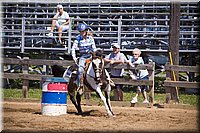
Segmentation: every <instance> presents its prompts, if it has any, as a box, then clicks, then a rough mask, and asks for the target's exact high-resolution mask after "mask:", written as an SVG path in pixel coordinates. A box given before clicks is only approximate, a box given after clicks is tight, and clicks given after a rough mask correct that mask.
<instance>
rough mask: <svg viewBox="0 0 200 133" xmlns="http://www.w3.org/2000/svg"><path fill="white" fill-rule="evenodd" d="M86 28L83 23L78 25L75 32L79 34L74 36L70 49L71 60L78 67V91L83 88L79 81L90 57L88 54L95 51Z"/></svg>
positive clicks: (81, 82) (92, 40) (93, 42)
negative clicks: (77, 52)
mask: <svg viewBox="0 0 200 133" xmlns="http://www.w3.org/2000/svg"><path fill="white" fill-rule="evenodd" d="M88 28H89V27H88V26H87V25H86V24H83V23H80V24H79V25H78V27H77V30H78V31H79V33H80V34H79V35H78V36H76V39H75V41H74V43H73V46H72V49H71V51H72V58H73V60H74V61H75V62H76V63H78V66H79V68H78V79H77V86H78V89H80V88H82V87H83V81H82V80H81V79H82V75H83V72H84V68H85V62H86V60H87V59H89V58H90V57H91V54H90V52H94V51H96V45H95V41H94V39H93V36H92V34H91V33H90V32H89V31H88ZM76 51H79V53H80V56H79V59H78V58H77V54H76ZM77 59H78V60H77Z"/></svg>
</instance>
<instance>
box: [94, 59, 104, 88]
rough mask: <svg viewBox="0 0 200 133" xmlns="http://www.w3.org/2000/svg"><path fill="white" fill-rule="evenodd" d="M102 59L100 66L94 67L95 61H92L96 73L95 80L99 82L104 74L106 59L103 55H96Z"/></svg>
mask: <svg viewBox="0 0 200 133" xmlns="http://www.w3.org/2000/svg"><path fill="white" fill-rule="evenodd" d="M97 58H98V59H100V60H101V63H100V66H99V67H98V68H94V66H96V65H95V63H94V62H93V61H92V63H93V64H92V67H93V70H94V73H95V78H94V79H95V81H96V83H97V84H99V83H101V77H102V74H103V67H104V61H103V59H102V57H95V59H97Z"/></svg>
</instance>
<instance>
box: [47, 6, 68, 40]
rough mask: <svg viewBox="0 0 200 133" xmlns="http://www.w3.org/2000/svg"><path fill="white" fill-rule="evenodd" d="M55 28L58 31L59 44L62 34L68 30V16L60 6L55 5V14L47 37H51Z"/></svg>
mask: <svg viewBox="0 0 200 133" xmlns="http://www.w3.org/2000/svg"><path fill="white" fill-rule="evenodd" d="M55 27H56V28H57V29H58V40H59V43H60V44H63V43H62V32H63V31H66V30H68V29H69V14H68V13H67V12H66V11H64V9H63V6H62V5H57V13H56V15H55V16H54V17H53V20H52V25H51V31H50V33H49V34H48V36H53V31H54V29H55Z"/></svg>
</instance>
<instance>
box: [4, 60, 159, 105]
mask: <svg viewBox="0 0 200 133" xmlns="http://www.w3.org/2000/svg"><path fill="white" fill-rule="evenodd" d="M72 63H73V61H67V60H44V59H29V58H26V57H24V58H23V59H16V58H5V59H4V60H3V64H4V65H14V64H16V65H21V66H22V71H21V72H20V73H9V72H7V71H8V70H7V71H6V72H4V73H3V78H8V79H22V95H23V97H25V98H26V97H28V88H29V85H28V84H29V80H39V81H40V80H41V79H42V77H44V76H46V77H52V76H53V75H50V74H48V73H47V74H46V75H42V74H31V73H29V69H28V68H29V66H31V65H35V66H38V65H46V66H52V65H60V66H66V67H67V66H69V65H72ZM105 68H106V69H110V68H115V69H122V68H124V69H125V70H140V69H147V70H148V71H149V80H133V79H127V78H112V80H113V81H114V82H115V83H116V84H125V85H134V86H138V85H148V86H150V90H151V91H150V101H151V102H154V73H155V63H150V64H144V65H136V66H135V67H132V66H130V65H128V64H120V65H114V66H113V65H110V64H106V65H105Z"/></svg>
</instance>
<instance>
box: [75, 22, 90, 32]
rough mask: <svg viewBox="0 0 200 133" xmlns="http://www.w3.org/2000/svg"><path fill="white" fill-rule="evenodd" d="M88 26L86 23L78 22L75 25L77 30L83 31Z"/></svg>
mask: <svg viewBox="0 0 200 133" xmlns="http://www.w3.org/2000/svg"><path fill="white" fill-rule="evenodd" d="M88 28H89V27H88V26H87V25H86V24H83V23H80V24H79V25H78V27H77V30H78V31H84V30H87V29H88Z"/></svg>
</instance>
